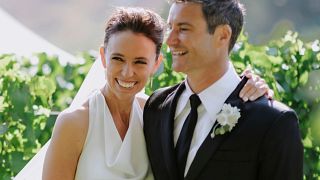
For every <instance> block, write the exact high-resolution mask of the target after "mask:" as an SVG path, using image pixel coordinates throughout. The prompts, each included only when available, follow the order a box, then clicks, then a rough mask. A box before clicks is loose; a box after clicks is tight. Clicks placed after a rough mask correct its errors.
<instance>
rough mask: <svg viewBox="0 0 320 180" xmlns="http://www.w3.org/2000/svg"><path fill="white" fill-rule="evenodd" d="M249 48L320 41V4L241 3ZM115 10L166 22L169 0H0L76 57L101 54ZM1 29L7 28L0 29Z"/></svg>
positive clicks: (295, 0)
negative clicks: (295, 39) (289, 34)
mask: <svg viewBox="0 0 320 180" xmlns="http://www.w3.org/2000/svg"><path fill="white" fill-rule="evenodd" d="M241 2H242V3H243V4H244V5H245V7H246V9H247V16H246V24H245V31H246V32H248V35H249V42H251V43H254V44H263V43H266V42H267V41H268V40H270V39H277V38H279V37H282V36H283V35H284V34H285V32H286V31H287V30H293V31H297V32H298V33H299V35H300V38H302V39H303V40H305V41H313V40H314V39H319V37H320V17H319V15H320V0H290V1H289V0H242V1H241ZM115 6H142V7H147V8H149V9H152V10H154V11H156V12H158V13H159V14H161V16H162V17H163V18H167V14H168V10H169V5H168V3H167V1H166V0H104V1H103V0H95V1H89V0H81V1H79V0H54V1H52V0H28V1H21V0H0V8H2V9H3V10H5V11H7V13H9V14H11V15H12V16H13V17H15V18H16V19H18V20H19V21H20V22H21V23H22V24H23V25H25V26H26V27H28V28H29V29H31V30H32V31H34V32H35V33H36V34H38V35H40V36H42V37H43V38H45V39H46V40H48V41H49V42H51V43H53V44H54V45H56V46H58V47H60V48H62V49H64V50H66V51H68V52H69V53H72V54H75V53H77V52H81V51H84V50H90V49H97V48H98V47H99V45H100V44H101V42H102V39H103V31H104V29H103V27H104V22H105V20H106V18H107V17H108V15H109V14H110V13H111V12H112V11H113V9H114V7H115ZM1 26H3V24H2V25H1Z"/></svg>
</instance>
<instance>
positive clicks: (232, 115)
mask: <svg viewBox="0 0 320 180" xmlns="http://www.w3.org/2000/svg"><path fill="white" fill-rule="evenodd" d="M240 116H241V115H240V109H238V108H237V107H232V106H231V105H230V104H224V105H223V106H222V109H221V111H220V112H219V113H218V114H217V121H218V124H217V125H215V126H214V127H213V130H212V133H211V138H214V136H215V135H218V134H221V135H222V134H224V133H226V132H230V131H231V130H232V129H233V128H234V126H235V125H236V124H237V123H238V119H239V118H240ZM218 125H220V126H221V127H219V128H217V127H218Z"/></svg>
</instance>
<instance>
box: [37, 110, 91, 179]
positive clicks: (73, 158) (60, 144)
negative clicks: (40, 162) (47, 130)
mask: <svg viewBox="0 0 320 180" xmlns="http://www.w3.org/2000/svg"><path fill="white" fill-rule="evenodd" d="M88 123H89V117H88V108H86V107H83V108H81V109H77V110H75V111H72V112H62V113H61V114H60V115H59V116H58V118H57V120H56V123H55V126H54V130H53V134H52V138H51V143H50V145H49V147H48V150H47V153H46V156H45V161H44V167H43V174H42V179H43V180H51V179H52V180H56V179H59V180H69V179H70V180H73V179H74V177H75V173H76V168H77V164H78V159H79V156H80V154H81V151H82V147H83V144H84V142H85V138H86V135H87V131H88Z"/></svg>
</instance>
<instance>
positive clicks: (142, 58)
mask: <svg viewBox="0 0 320 180" xmlns="http://www.w3.org/2000/svg"><path fill="white" fill-rule="evenodd" d="M134 59H140V60H147V58H146V57H142V56H141V57H135V58H134Z"/></svg>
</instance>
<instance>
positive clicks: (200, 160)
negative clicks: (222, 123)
mask: <svg viewBox="0 0 320 180" xmlns="http://www.w3.org/2000/svg"><path fill="white" fill-rule="evenodd" d="M247 80H248V79H247V78H243V79H242V81H241V82H240V83H239V84H238V86H237V88H236V89H235V90H234V91H233V92H232V93H231V95H230V96H229V97H228V98H227V100H226V101H225V103H228V104H231V106H233V107H234V106H237V107H238V108H239V109H240V110H241V109H242V106H243V103H242V100H241V99H240V98H239V93H240V91H241V89H242V88H243V86H244V85H245V84H246V82H247ZM216 124H217V121H216V122H215V124H214V125H213V127H214V126H215V125H216ZM211 132H212V129H211V131H210V132H209V134H208V135H207V137H206V139H205V140H204V142H203V143H202V144H201V146H200V148H199V150H198V151H197V154H196V156H195V158H194V159H193V161H192V163H191V166H190V168H189V171H188V173H187V176H186V178H185V179H186V180H192V179H196V178H197V177H198V175H199V173H200V172H201V170H202V169H203V168H204V166H205V165H206V164H207V162H208V161H209V159H210V158H211V157H212V156H213V155H214V153H215V152H216V151H217V149H218V147H219V146H220V145H221V143H222V142H224V140H225V139H227V138H228V137H229V135H230V133H226V134H224V135H217V136H215V137H214V138H213V139H212V138H211V135H210V134H211Z"/></svg>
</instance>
